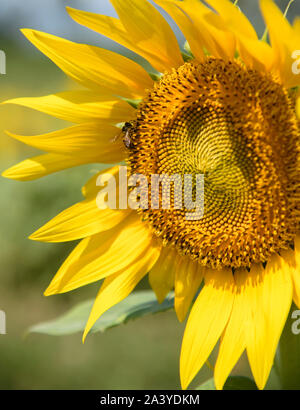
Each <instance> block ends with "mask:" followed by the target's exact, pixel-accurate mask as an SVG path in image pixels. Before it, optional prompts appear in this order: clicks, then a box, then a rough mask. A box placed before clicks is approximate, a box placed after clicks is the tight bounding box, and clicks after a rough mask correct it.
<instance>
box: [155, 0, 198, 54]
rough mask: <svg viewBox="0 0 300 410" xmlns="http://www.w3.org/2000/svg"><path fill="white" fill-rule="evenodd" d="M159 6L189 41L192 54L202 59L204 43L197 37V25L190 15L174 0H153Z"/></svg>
mask: <svg viewBox="0 0 300 410" xmlns="http://www.w3.org/2000/svg"><path fill="white" fill-rule="evenodd" d="M154 1H155V3H156V4H158V5H159V6H160V7H161V8H163V9H164V10H165V11H166V12H167V13H168V14H169V15H170V16H171V17H172V19H173V20H174V21H175V22H176V24H177V25H178V27H179V28H180V29H181V31H182V33H183V35H184V36H185V38H186V40H187V41H188V43H189V46H190V48H191V51H192V53H193V55H194V56H195V57H196V59H198V60H199V61H202V60H204V58H205V54H204V50H203V47H204V43H203V42H201V38H198V30H197V27H196V26H195V25H194V24H193V23H192V21H191V19H190V17H189V16H188V15H187V14H186V13H185V12H184V11H183V10H182V9H181V8H180V7H178V4H176V3H175V2H174V1H169V0H154Z"/></svg>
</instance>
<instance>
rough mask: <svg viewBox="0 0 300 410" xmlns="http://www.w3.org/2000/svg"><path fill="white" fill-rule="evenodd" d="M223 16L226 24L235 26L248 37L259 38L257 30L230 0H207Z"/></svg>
mask: <svg viewBox="0 0 300 410" xmlns="http://www.w3.org/2000/svg"><path fill="white" fill-rule="evenodd" d="M206 3H208V4H210V5H211V6H212V7H213V8H214V9H215V10H216V11H217V12H218V13H219V14H220V16H221V17H222V19H223V20H224V21H225V23H226V25H228V26H230V27H232V28H235V29H236V30H237V31H239V32H240V33H241V34H243V35H244V36H246V37H249V38H253V39H257V35H256V32H255V30H254V28H253V26H252V24H251V23H250V21H249V20H248V19H247V17H246V16H245V15H244V14H243V13H242V12H241V11H240V9H239V8H238V7H236V6H235V5H234V4H233V3H232V2H231V1H229V0H206Z"/></svg>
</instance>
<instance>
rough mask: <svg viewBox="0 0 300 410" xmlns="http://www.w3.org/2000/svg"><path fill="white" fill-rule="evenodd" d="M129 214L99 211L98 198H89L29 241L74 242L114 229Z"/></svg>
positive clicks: (54, 219)
mask: <svg viewBox="0 0 300 410" xmlns="http://www.w3.org/2000/svg"><path fill="white" fill-rule="evenodd" d="M128 212H129V211H128ZM128 212H126V211H117V210H114V209H109V208H108V209H99V208H98V207H97V204H96V198H95V197H93V198H89V199H86V200H84V201H82V202H79V203H77V204H75V205H73V206H71V207H70V208H67V209H65V210H64V211H63V212H61V213H60V214H58V215H57V216H55V217H54V218H53V219H51V220H50V221H49V222H47V223H46V224H45V225H44V226H42V227H41V228H39V229H38V230H37V231H36V232H34V233H33V234H32V235H30V237H29V239H32V240H35V241H41V242H66V241H74V240H76V239H81V238H85V237H87V236H91V235H95V234H97V233H99V232H103V231H107V230H108V229H111V228H113V227H114V226H116V225H118V224H119V223H120V222H122V221H123V219H124V218H125V217H126V216H127V215H128Z"/></svg>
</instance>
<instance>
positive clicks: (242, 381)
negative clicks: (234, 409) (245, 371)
mask: <svg viewBox="0 0 300 410" xmlns="http://www.w3.org/2000/svg"><path fill="white" fill-rule="evenodd" d="M223 390H258V389H257V387H256V384H255V383H254V381H253V380H251V379H249V378H248V377H244V376H230V377H228V379H227V380H226V383H225V385H224V387H223Z"/></svg>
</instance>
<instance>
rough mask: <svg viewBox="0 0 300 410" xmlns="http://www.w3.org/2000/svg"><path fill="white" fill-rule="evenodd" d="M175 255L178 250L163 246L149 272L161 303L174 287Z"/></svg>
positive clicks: (151, 283) (150, 281)
mask: <svg viewBox="0 0 300 410" xmlns="http://www.w3.org/2000/svg"><path fill="white" fill-rule="evenodd" d="M175 257H176V251H174V250H172V249H169V248H162V251H161V253H160V256H159V258H158V260H157V262H156V264H155V265H154V266H153V268H152V269H151V271H150V273H149V283H150V285H151V287H152V289H153V290H154V292H155V294H156V297H157V300H158V302H159V303H162V302H163V301H164V299H165V297H166V296H167V294H168V293H169V292H170V291H171V290H172V289H173V286H174V275H175V264H174V260H175Z"/></svg>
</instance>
